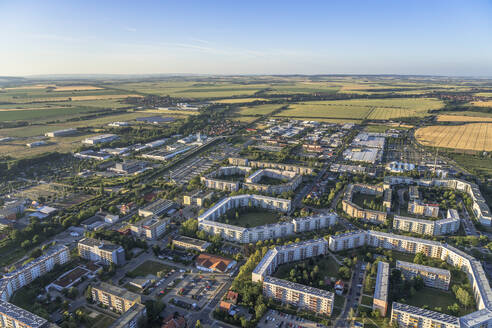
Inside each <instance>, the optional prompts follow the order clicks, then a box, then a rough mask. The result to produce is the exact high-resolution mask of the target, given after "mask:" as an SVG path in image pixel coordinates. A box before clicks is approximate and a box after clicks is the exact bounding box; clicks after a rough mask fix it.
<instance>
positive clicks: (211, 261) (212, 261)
mask: <svg viewBox="0 0 492 328" xmlns="http://www.w3.org/2000/svg"><path fill="white" fill-rule="evenodd" d="M195 262H196V264H197V265H199V266H201V267H204V268H209V269H211V270H214V271H220V272H225V271H226V270H227V266H228V265H229V264H230V263H231V262H232V260H230V259H226V258H224V257H220V256H216V255H211V254H206V253H202V254H200V255H198V257H197V258H196V260H195Z"/></svg>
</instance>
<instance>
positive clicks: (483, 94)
mask: <svg viewBox="0 0 492 328" xmlns="http://www.w3.org/2000/svg"><path fill="white" fill-rule="evenodd" d="M475 96H478V97H491V98H492V92H479V93H476V94H475Z"/></svg>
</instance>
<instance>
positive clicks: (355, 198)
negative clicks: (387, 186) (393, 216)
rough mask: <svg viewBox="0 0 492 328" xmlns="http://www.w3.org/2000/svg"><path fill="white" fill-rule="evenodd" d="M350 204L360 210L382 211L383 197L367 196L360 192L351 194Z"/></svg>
mask: <svg viewBox="0 0 492 328" xmlns="http://www.w3.org/2000/svg"><path fill="white" fill-rule="evenodd" d="M352 202H353V203H354V204H356V205H359V206H360V207H362V208H367V209H372V210H376V211H384V207H383V197H382V196H377V195H368V194H363V193H361V192H355V193H353V194H352Z"/></svg>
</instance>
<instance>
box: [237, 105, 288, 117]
mask: <svg viewBox="0 0 492 328" xmlns="http://www.w3.org/2000/svg"><path fill="white" fill-rule="evenodd" d="M282 106H283V105H281V104H266V105H258V106H244V107H240V108H239V110H238V111H237V112H236V113H237V114H239V115H241V116H258V115H267V114H270V113H272V112H273V111H275V110H277V109H279V108H281V107H282Z"/></svg>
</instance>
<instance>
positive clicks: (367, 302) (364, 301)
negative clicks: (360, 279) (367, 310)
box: [360, 295, 373, 307]
mask: <svg viewBox="0 0 492 328" xmlns="http://www.w3.org/2000/svg"><path fill="white" fill-rule="evenodd" d="M372 301H373V299H372V297H369V296H366V295H362V299H361V301H360V303H361V304H364V305H367V306H370V307H372Z"/></svg>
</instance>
